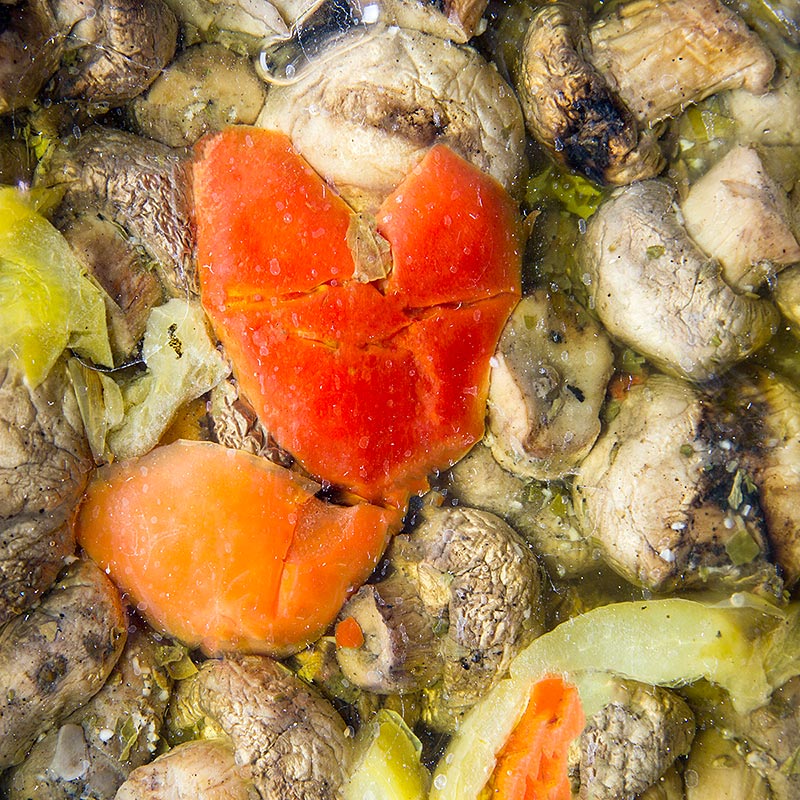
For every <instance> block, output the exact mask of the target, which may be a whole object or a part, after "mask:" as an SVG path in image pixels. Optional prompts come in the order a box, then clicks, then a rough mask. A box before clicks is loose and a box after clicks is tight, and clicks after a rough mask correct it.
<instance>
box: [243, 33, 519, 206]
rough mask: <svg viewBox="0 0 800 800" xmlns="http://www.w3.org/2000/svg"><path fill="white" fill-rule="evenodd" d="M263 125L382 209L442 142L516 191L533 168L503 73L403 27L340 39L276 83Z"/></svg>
mask: <svg viewBox="0 0 800 800" xmlns="http://www.w3.org/2000/svg"><path fill="white" fill-rule="evenodd" d="M387 64H391V65H392V68H391V69H387V68H386V65H387ZM258 124H259V125H260V126H262V127H267V128H275V129H278V130H282V131H284V132H285V133H287V134H288V135H289V136H290V138H291V139H292V141H293V143H294V145H295V147H296V148H297V150H298V151H299V152H301V153H302V154H303V156H304V157H305V158H307V159H308V160H309V162H310V163H311V166H312V167H313V168H314V169H315V170H316V171H317V172H319V173H320V174H321V175H322V176H323V177H324V178H325V179H326V180H328V181H330V182H331V183H333V184H334V185H335V186H336V187H337V188H338V190H339V191H340V192H341V193H342V195H343V196H344V198H345V199H346V200H347V201H348V202H350V203H351V204H353V205H354V207H356V209H357V210H373V211H374V209H375V208H377V207H378V205H379V204H380V202H381V201H382V200H383V199H384V198H385V197H386V196H387V195H388V194H389V192H391V191H392V190H393V189H394V188H395V186H397V184H399V183H400V181H402V180H403V178H405V176H406V175H407V174H408V172H409V171H410V169H411V168H412V167H413V166H415V165H416V163H417V162H418V161H419V160H420V159H421V158H422V156H423V155H424V153H425V152H426V151H427V150H428V148H430V146H431V145H433V144H434V143H436V142H442V143H444V144H447V145H448V146H450V147H451V148H452V149H453V150H455V151H456V152H457V153H459V154H460V155H461V156H463V157H464V158H466V159H467V160H468V161H471V162H472V163H474V164H475V165H476V166H478V167H479V168H480V169H482V170H483V171H484V172H487V173H489V174H490V175H492V176H494V177H495V178H496V179H497V180H498V181H499V182H500V183H501V184H502V185H503V186H505V187H506V188H507V189H508V190H510V191H511V192H512V193H515V192H518V191H519V190H520V188H521V186H522V182H523V180H524V175H525V172H526V169H525V154H524V147H523V142H524V127H523V123H522V115H521V112H520V110H519V105H518V103H517V101H516V98H515V97H514V93H513V91H512V90H511V88H510V87H509V86H508V85H506V84H505V83H504V81H503V80H502V79H501V78H500V76H499V75H498V74H497V71H496V70H494V69H493V68H492V67H491V66H489V64H488V63H487V62H485V61H484V60H483V58H481V57H480V56H479V55H478V54H477V53H476V52H475V51H474V50H472V49H470V48H467V47H459V46H457V45H454V44H452V43H450V42H446V41H444V40H442V39H439V38H437V37H435V36H431V35H428V34H424V33H419V32H416V31H409V30H404V29H402V28H387V29H385V30H380V31H372V30H368V31H367V32H366V33H363V35H362V34H358V35H356V34H353V35H352V36H350V37H345V38H343V39H338V40H336V43H335V45H334V46H333V47H332V48H330V49H328V50H325V51H324V52H323V54H322V55H321V56H320V57H318V58H317V59H316V60H313V61H311V62H310V63H308V65H307V66H306V67H305V68H303V69H302V70H299V71H298V73H297V74H296V76H295V77H294V79H293V81H292V82H291V83H290V84H288V85H281V86H273V87H272V88H271V89H270V91H269V92H268V93H267V101H266V104H265V105H264V108H263V110H262V112H261V114H260V116H259V119H258Z"/></svg>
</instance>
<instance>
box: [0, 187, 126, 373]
mask: <svg viewBox="0 0 800 800" xmlns="http://www.w3.org/2000/svg"><path fill="white" fill-rule="evenodd" d="M40 199H41V198H40ZM0 308H2V309H3V325H2V327H0V354H2V353H6V352H10V353H11V355H12V356H13V357H15V358H17V359H18V360H19V362H20V365H21V366H22V369H23V371H24V373H25V377H26V379H27V381H28V382H29V383H30V384H31V386H34V387H35V386H38V385H39V384H40V383H41V382H42V381H43V380H44V379H45V378H46V377H47V373H48V372H49V371H50V369H51V367H52V366H53V364H54V363H55V362H56V360H57V359H58V357H59V356H60V355H61V354H62V353H63V352H64V349H65V348H67V347H70V348H71V349H72V350H73V351H75V353H77V354H78V355H80V356H82V357H84V358H87V359H90V360H92V361H94V362H96V363H98V364H102V365H105V366H111V361H112V358H111V347H110V345H109V342H108V331H107V329H106V312H105V305H104V303H103V293H102V290H101V289H100V288H99V287H98V286H97V285H96V284H94V283H93V282H92V281H91V280H90V279H89V278H88V277H87V275H86V272H85V270H84V269H83V268H82V267H81V265H80V263H79V262H78V261H77V259H76V258H75V256H74V255H73V254H72V251H71V250H70V248H69V245H68V244H67V242H66V240H65V239H64V237H63V236H62V235H61V233H59V231H57V230H56V229H55V228H54V227H53V226H52V225H51V224H50V223H49V222H48V221H47V220H46V219H45V218H44V217H43V216H42V215H41V214H40V213H39V212H38V211H37V199H36V198H35V197H31V196H30V195H25V194H23V193H22V192H20V191H18V190H17V189H14V188H12V187H10V186H2V187H0Z"/></svg>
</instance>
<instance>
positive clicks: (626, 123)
mask: <svg viewBox="0 0 800 800" xmlns="http://www.w3.org/2000/svg"><path fill="white" fill-rule="evenodd" d="M589 49H590V44H589V39H588V34H587V31H586V28H585V24H584V21H583V19H582V18H581V16H580V15H579V13H578V12H577V10H576V9H575V8H574V7H572V6H568V5H566V4H564V3H552V4H548V5H545V6H544V7H542V8H541V9H540V10H539V11H537V13H536V14H535V15H534V16H533V18H532V19H531V22H530V25H529V27H528V32H527V34H526V36H525V41H524V43H523V49H522V58H521V60H520V64H519V69H518V70H517V75H516V86H517V91H518V92H519V96H520V102H521V103H522V108H523V111H524V113H525V122H526V124H527V126H528V129H529V130H530V132H531V134H532V135H533V136H534V137H535V138H536V139H537V140H538V141H539V142H541V143H542V144H543V145H544V146H545V147H546V148H547V149H548V151H549V152H550V154H551V155H552V156H553V157H554V158H555V159H557V160H558V161H560V162H562V163H563V164H565V165H566V166H567V167H570V168H573V169H578V170H580V171H581V172H583V173H584V174H585V175H587V176H588V177H589V178H591V179H592V180H594V181H597V182H599V183H611V184H626V183H631V182H632V181H635V180H642V179H644V178H651V177H653V176H654V175H657V174H658V173H659V172H661V170H662V169H663V167H664V158H663V156H662V154H661V150H660V149H659V146H658V143H657V140H656V136H655V135H654V134H653V133H652V132H651V131H648V130H646V129H642V130H641V131H640V130H639V127H638V126H637V123H636V120H635V119H634V116H633V114H632V113H631V112H630V110H629V109H628V108H627V107H626V106H625V104H624V102H622V101H621V100H620V99H619V98H618V97H617V96H616V95H615V94H614V92H613V91H612V89H611V87H610V86H609V85H608V83H607V82H606V80H605V78H604V77H603V75H602V74H601V73H600V72H598V71H597V70H596V69H595V68H594V67H593V66H592V64H591V62H590V61H589V55H588V52H589Z"/></svg>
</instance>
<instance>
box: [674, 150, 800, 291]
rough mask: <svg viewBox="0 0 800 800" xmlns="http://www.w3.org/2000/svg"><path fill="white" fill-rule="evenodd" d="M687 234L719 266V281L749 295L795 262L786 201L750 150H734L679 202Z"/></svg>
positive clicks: (799, 255)
mask: <svg viewBox="0 0 800 800" xmlns="http://www.w3.org/2000/svg"><path fill="white" fill-rule="evenodd" d="M681 212H682V213H683V219H684V222H685V224H686V230H687V232H688V233H689V235H690V236H691V237H692V238H693V239H694V241H695V242H697V244H698V245H700V247H702V248H703V250H705V252H706V253H708V254H709V255H712V256H713V257H714V258H716V259H717V260H718V261H719V262H720V264H721V265H722V275H723V277H724V279H725V281H726V282H727V283H728V284H729V285H730V286H732V287H733V288H734V289H737V290H739V291H750V292H752V291H755V290H756V289H757V288H758V287H759V286H760V285H761V284H762V283H763V282H764V281H765V280H769V279H770V278H772V277H774V276H775V275H776V274H777V273H778V272H780V270H781V269H783V268H784V267H786V266H787V265H789V264H794V263H796V262H797V261H800V244H798V243H797V239H796V238H795V236H794V234H793V233H792V228H791V219H790V217H791V211H790V208H789V198H788V197H787V196H786V193H785V192H784V191H783V189H782V188H781V187H780V186H779V185H778V184H777V183H776V182H775V181H773V180H772V178H770V176H769V175H768V174H767V172H766V170H765V169H764V165H763V164H762V162H761V159H760V157H759V155H758V153H757V152H756V150H754V149H753V148H751V147H734V148H733V149H731V150H730V151H729V152H728V153H727V154H726V155H725V156H724V158H722V159H721V160H720V161H719V162H717V164H716V165H715V166H713V167H712V168H711V169H710V170H709V171H708V172H707V173H706V174H705V175H703V177H702V178H700V180H698V181H697V182H696V183H694V184H693V185H692V187H691V189H690V190H689V194H688V195H687V197H686V198H685V199H684V201H683V202H682V203H681Z"/></svg>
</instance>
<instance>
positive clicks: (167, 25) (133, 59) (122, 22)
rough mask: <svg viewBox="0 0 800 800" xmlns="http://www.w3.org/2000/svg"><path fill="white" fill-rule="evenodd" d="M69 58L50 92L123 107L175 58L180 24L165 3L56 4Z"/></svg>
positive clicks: (86, 0)
mask: <svg viewBox="0 0 800 800" xmlns="http://www.w3.org/2000/svg"><path fill="white" fill-rule="evenodd" d="M53 8H54V13H55V16H56V19H57V21H58V27H59V30H60V31H62V32H63V34H64V36H65V37H66V41H65V59H64V64H63V65H62V67H61V68H60V69H59V70H58V72H56V74H55V75H54V77H53V81H52V84H51V86H50V87H49V88H48V93H49V94H50V95H51V96H52V97H53V98H54V99H57V100H80V101H82V102H86V103H94V104H107V105H110V106H119V105H122V104H123V103H126V102H127V101H128V100H131V99H132V98H134V97H136V95H138V94H140V93H141V92H143V91H144V90H145V89H147V87H148V86H149V85H150V84H151V83H152V82H153V81H154V80H155V79H156V78H157V77H158V74H159V73H160V72H161V70H162V69H163V68H164V67H165V66H166V65H167V64H168V63H169V62H170V60H171V59H172V56H173V55H174V53H175V45H176V42H177V37H178V22H177V20H176V18H175V15H174V14H173V13H172V12H171V11H170V10H169V7H168V6H167V5H165V4H164V2H163V0H57V2H54V3H53Z"/></svg>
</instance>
